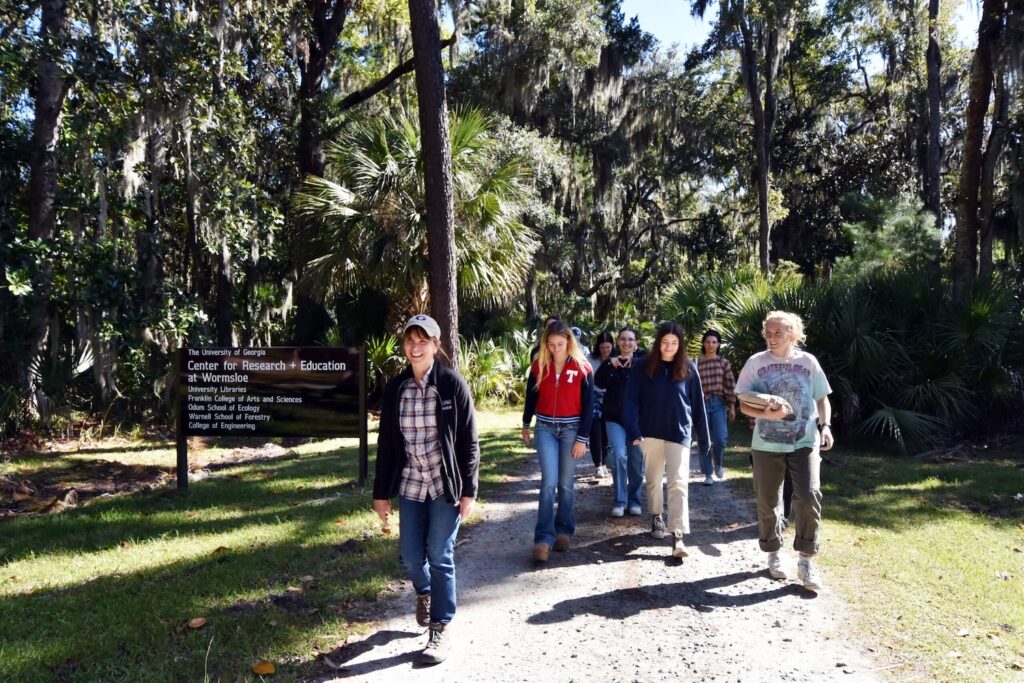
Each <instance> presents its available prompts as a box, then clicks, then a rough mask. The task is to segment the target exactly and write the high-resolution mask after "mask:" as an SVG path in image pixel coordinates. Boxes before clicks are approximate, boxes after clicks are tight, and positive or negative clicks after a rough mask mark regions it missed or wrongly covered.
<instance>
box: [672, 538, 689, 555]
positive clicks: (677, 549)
mask: <svg viewBox="0 0 1024 683" xmlns="http://www.w3.org/2000/svg"><path fill="white" fill-rule="evenodd" d="M686 556H687V552H686V546H684V545H683V535H682V534H675V535H673V537H672V557H678V558H684V557H686Z"/></svg>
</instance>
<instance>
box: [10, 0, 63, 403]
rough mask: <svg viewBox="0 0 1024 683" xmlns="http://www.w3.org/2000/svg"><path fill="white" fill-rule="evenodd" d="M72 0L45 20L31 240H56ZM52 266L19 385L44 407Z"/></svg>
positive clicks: (52, 2)
mask: <svg viewBox="0 0 1024 683" xmlns="http://www.w3.org/2000/svg"><path fill="white" fill-rule="evenodd" d="M67 31H68V16H67V3H66V2H65V1H64V0H44V1H43V3H42V13H41V16H40V20H39V35H40V38H41V43H42V45H41V47H40V56H39V61H38V63H37V66H36V90H35V120H34V121H33V124H32V143H31V147H30V150H29V180H28V236H29V239H39V240H44V241H49V240H52V239H53V236H54V232H55V230H56V225H57V217H56V210H55V206H56V203H57V143H58V141H59V139H60V117H61V112H62V111H63V108H64V99H65V97H66V96H67V93H68V85H69V84H68V83H67V82H66V81H65V80H64V76H63V72H62V71H61V66H60V64H59V63H58V62H57V59H56V58H55V55H58V54H60V53H62V52H63V51H64V45H63V42H64V39H65V38H66V37H67ZM52 277H53V270H52V266H51V265H50V264H49V262H48V261H47V262H45V263H44V264H43V265H42V266H41V268H40V272H39V274H38V278H37V280H36V282H35V283H34V292H33V294H32V301H31V302H30V305H29V306H28V310H30V311H31V313H30V314H29V316H30V317H29V321H28V326H27V327H28V329H26V330H25V337H24V339H25V351H26V353H25V358H24V362H22V363H21V364H20V367H21V371H20V373H19V374H20V377H19V384H20V385H21V389H22V390H23V391H24V392H26V393H27V394H28V396H29V400H30V405H32V406H33V408H38V407H39V406H38V405H37V404H38V403H40V402H45V400H46V397H45V396H42V395H39V394H38V387H37V386H36V382H35V378H34V376H33V373H32V372H31V371H30V368H31V367H32V366H33V365H34V364H35V363H37V362H38V361H39V360H40V359H41V358H42V354H43V348H44V347H45V345H46V337H47V333H48V325H49V319H50V316H51V308H52V307H51V304H50V281H51V279H52Z"/></svg>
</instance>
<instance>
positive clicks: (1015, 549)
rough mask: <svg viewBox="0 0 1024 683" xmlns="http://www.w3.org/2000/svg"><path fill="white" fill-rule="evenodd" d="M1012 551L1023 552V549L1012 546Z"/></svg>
mask: <svg viewBox="0 0 1024 683" xmlns="http://www.w3.org/2000/svg"><path fill="white" fill-rule="evenodd" d="M1013 552H1015V553H1019V552H1024V551H1022V550H1021V549H1020V548H1014V549H1013Z"/></svg>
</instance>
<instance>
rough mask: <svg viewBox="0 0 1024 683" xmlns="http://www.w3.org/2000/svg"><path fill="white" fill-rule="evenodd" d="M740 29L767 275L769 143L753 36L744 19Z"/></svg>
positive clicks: (760, 236) (763, 265)
mask: <svg viewBox="0 0 1024 683" xmlns="http://www.w3.org/2000/svg"><path fill="white" fill-rule="evenodd" d="M740 30H741V32H742V35H743V43H742V46H741V50H740V63H741V69H742V74H743V86H744V88H745V89H746V91H747V96H748V99H749V100H750V115H751V118H752V119H753V121H754V140H753V142H754V164H755V165H754V173H755V176H756V179H757V215H758V221H757V224H758V230H757V234H758V240H757V247H758V261H759V263H760V267H761V272H762V273H764V274H765V275H767V274H768V273H769V272H770V271H771V260H770V253H769V250H770V248H771V222H770V220H769V216H768V172H769V169H768V140H767V135H766V133H767V131H766V129H765V113H764V106H763V105H762V103H761V86H760V79H759V78H758V72H757V56H756V55H755V54H754V44H753V43H754V37H753V35H752V34H751V30H750V26H749V25H748V24H747V22H746V19H744V20H743V21H742V22H741V25H740Z"/></svg>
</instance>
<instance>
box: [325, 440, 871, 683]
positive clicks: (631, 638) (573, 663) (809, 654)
mask: <svg viewBox="0 0 1024 683" xmlns="http://www.w3.org/2000/svg"><path fill="white" fill-rule="evenodd" d="M696 467H697V465H696V458H694V459H693V462H692V463H691V468H692V470H695V469H696ZM593 472H594V468H593V466H592V465H590V463H589V462H587V463H586V464H582V463H581V464H580V466H579V468H578V474H577V484H576V492H577V496H576V506H577V514H576V523H577V533H576V537H575V539H574V542H573V547H572V548H571V549H570V550H569V551H568V552H565V553H555V552H552V553H551V559H550V561H549V562H548V563H547V565H546V566H543V567H540V568H536V567H534V566H533V563H532V561H531V559H530V551H531V549H532V539H533V525H534V521H535V519H536V505H537V491H538V484H539V476H540V475H539V472H538V471H537V468H536V465H535V463H531V466H530V467H527V468H524V470H523V474H522V476H521V477H512V478H509V481H508V482H507V484H506V485H504V486H502V487H501V489H500V490H498V491H497V492H495V493H494V495H493V496H492V497H491V498H490V499H489V500H488V503H487V505H486V506H482V507H481V508H478V509H479V511H480V514H482V516H483V521H482V522H480V523H478V524H475V525H474V526H473V527H472V528H469V529H468V530H466V531H462V532H460V538H459V542H458V546H457V550H456V569H457V572H458V580H459V586H458V599H459V609H458V614H457V615H456V617H455V620H454V621H453V622H452V625H451V635H452V636H453V638H454V642H453V647H452V651H451V654H450V655H449V658H448V660H447V661H446V662H444V663H443V664H441V665H439V666H436V667H430V668H421V667H418V666H417V665H416V664H415V658H416V655H417V653H418V652H419V650H420V649H421V648H422V646H423V644H424V642H425V640H426V638H425V636H424V634H423V629H421V628H419V627H418V626H417V625H416V622H415V620H414V617H413V613H412V602H413V596H412V589H411V587H410V586H409V585H408V583H406V584H405V585H404V586H403V589H402V591H401V592H400V594H399V595H398V596H397V597H396V598H395V599H394V600H391V601H388V602H387V603H386V608H385V611H384V613H383V614H382V616H381V624H380V628H379V630H377V631H376V632H375V633H373V634H372V635H370V636H369V637H368V638H366V639H364V640H361V641H358V642H353V643H349V644H347V645H346V646H345V647H343V648H341V649H340V650H338V651H335V652H334V653H331V654H330V655H329V659H330V660H331V661H332V662H333V663H335V664H338V665H340V667H341V668H339V669H337V670H336V671H335V673H334V676H336V677H339V678H331V677H328V678H325V679H319V680H361V681H396V680H403V681H404V680H415V681H417V683H420V682H426V681H459V682H463V681H491V682H503V681H588V682H594V681H666V680H684V681H829V680H837V681H839V680H841V681H879V680H883V678H882V677H881V676H880V675H879V673H878V671H877V670H873V669H872V667H873V666H874V664H873V663H872V662H871V661H870V660H869V659H868V657H867V656H866V653H865V652H863V651H862V650H861V649H859V648H858V647H857V646H855V645H854V644H852V643H849V642H846V641H845V639H844V638H843V633H842V631H841V615H842V614H843V613H844V609H845V606H844V604H843V603H842V601H841V600H840V599H839V598H838V597H837V596H835V595H834V594H832V593H831V592H829V591H825V592H823V593H821V594H820V595H817V596H815V595H814V594H812V593H808V592H806V591H805V590H804V589H803V588H802V587H800V586H799V585H798V584H797V583H795V582H794V581H792V580H791V581H789V582H785V581H774V580H772V579H771V578H769V576H768V573H767V571H766V570H765V569H764V566H765V565H764V554H763V553H761V552H760V550H759V549H758V547H757V526H756V523H755V522H754V519H755V514H754V507H753V504H752V502H751V500H749V495H750V492H749V484H747V483H746V482H734V483H732V485H730V482H725V484H720V483H716V484H715V485H714V486H710V487H708V486H702V485H701V484H700V483H699V482H700V480H699V479H698V478H697V476H696V472H695V471H692V472H691V478H690V528H691V529H692V530H693V533H691V534H689V535H688V536H686V537H685V542H686V544H687V546H689V557H687V558H686V559H684V560H682V561H680V560H674V559H673V558H671V557H670V550H671V548H670V545H669V543H670V541H669V540H665V541H658V540H654V539H652V538H651V537H650V534H649V527H648V517H646V515H645V516H643V517H623V518H620V519H614V518H610V517H608V516H607V513H608V510H609V507H610V502H611V483H610V480H606V481H598V480H597V479H596V478H595V477H594V476H593ZM791 543H792V536H791V535H790V536H789V537H788V538H787V539H786V544H787V546H788V545H790V544H791ZM786 560H787V563H788V565H787V566H788V568H789V569H790V571H791V573H793V574H795V571H796V567H795V565H796V558H795V554H794V553H793V551H791V550H787V551H786ZM824 578H825V580H826V581H827V580H828V574H827V573H826V574H825V577H824Z"/></svg>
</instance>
